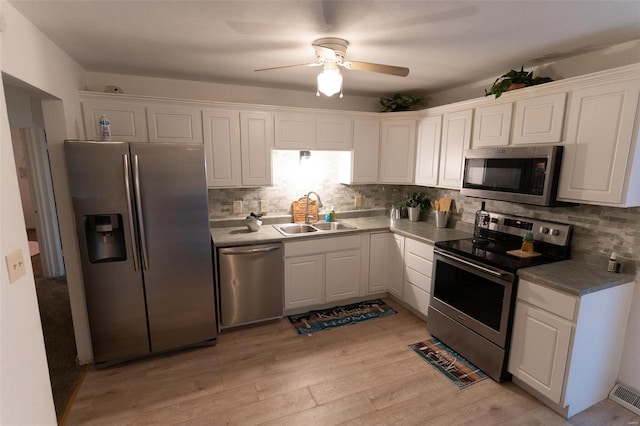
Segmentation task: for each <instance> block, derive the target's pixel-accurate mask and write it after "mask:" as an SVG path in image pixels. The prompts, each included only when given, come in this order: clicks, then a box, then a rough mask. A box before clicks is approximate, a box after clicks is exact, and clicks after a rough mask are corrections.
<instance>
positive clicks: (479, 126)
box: [472, 102, 513, 148]
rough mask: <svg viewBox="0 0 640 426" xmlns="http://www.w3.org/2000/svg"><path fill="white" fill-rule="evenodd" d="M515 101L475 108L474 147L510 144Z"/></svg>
mask: <svg viewBox="0 0 640 426" xmlns="http://www.w3.org/2000/svg"><path fill="white" fill-rule="evenodd" d="M512 111H513V103H511V102H509V103H506V104H499V105H490V106H483V107H478V108H476V109H475V119H474V121H473V144H472V146H473V148H482V147H487V146H507V145H509V135H510V133H511V113H512Z"/></svg>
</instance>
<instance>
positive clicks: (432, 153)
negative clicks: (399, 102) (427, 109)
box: [415, 115, 442, 186]
mask: <svg viewBox="0 0 640 426" xmlns="http://www.w3.org/2000/svg"><path fill="white" fill-rule="evenodd" d="M441 133H442V116H441V115H437V116H434V117H427V118H423V119H422V120H420V123H419V124H418V143H417V149H416V179H415V184H416V185H424V186H435V185H437V183H438V166H439V164H440V136H441Z"/></svg>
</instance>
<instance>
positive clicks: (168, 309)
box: [130, 143, 216, 352]
mask: <svg viewBox="0 0 640 426" xmlns="http://www.w3.org/2000/svg"><path fill="white" fill-rule="evenodd" d="M130 149H131V155H132V158H133V174H134V187H135V188H136V189H137V190H138V191H137V194H136V195H137V202H138V203H139V206H140V207H139V209H138V214H139V226H140V237H141V242H140V246H141V251H142V265H143V271H144V282H145V289H146V295H147V315H148V318H149V335H150V340H151V350H152V352H160V351H164V350H168V349H173V348H178V347H182V346H187V345H191V344H196V343H200V342H204V341H208V340H211V339H214V338H215V337H216V315H215V303H214V290H213V288H214V287H213V286H214V280H213V259H212V255H211V237H210V233H209V212H208V198H207V187H206V180H205V168H204V167H205V165H204V146H203V145H199V144H164V143H149V144H143V143H132V144H131V147H130Z"/></svg>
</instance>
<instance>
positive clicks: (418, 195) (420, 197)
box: [404, 192, 431, 210]
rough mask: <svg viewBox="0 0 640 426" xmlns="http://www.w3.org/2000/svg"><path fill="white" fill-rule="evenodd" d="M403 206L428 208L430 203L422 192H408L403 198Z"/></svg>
mask: <svg viewBox="0 0 640 426" xmlns="http://www.w3.org/2000/svg"><path fill="white" fill-rule="evenodd" d="M404 206H405V207H420V209H421V210H428V209H429V207H431V203H430V202H429V199H428V198H427V196H426V194H424V193H423V192H410V193H408V194H407V198H405V200H404Z"/></svg>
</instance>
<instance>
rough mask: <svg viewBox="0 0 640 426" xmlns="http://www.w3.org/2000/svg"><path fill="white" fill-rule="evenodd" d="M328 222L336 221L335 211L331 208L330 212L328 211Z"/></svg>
mask: <svg viewBox="0 0 640 426" xmlns="http://www.w3.org/2000/svg"><path fill="white" fill-rule="evenodd" d="M329 221H330V222H335V221H336V211H335V210H334V209H333V206H331V210H330V211H329Z"/></svg>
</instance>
